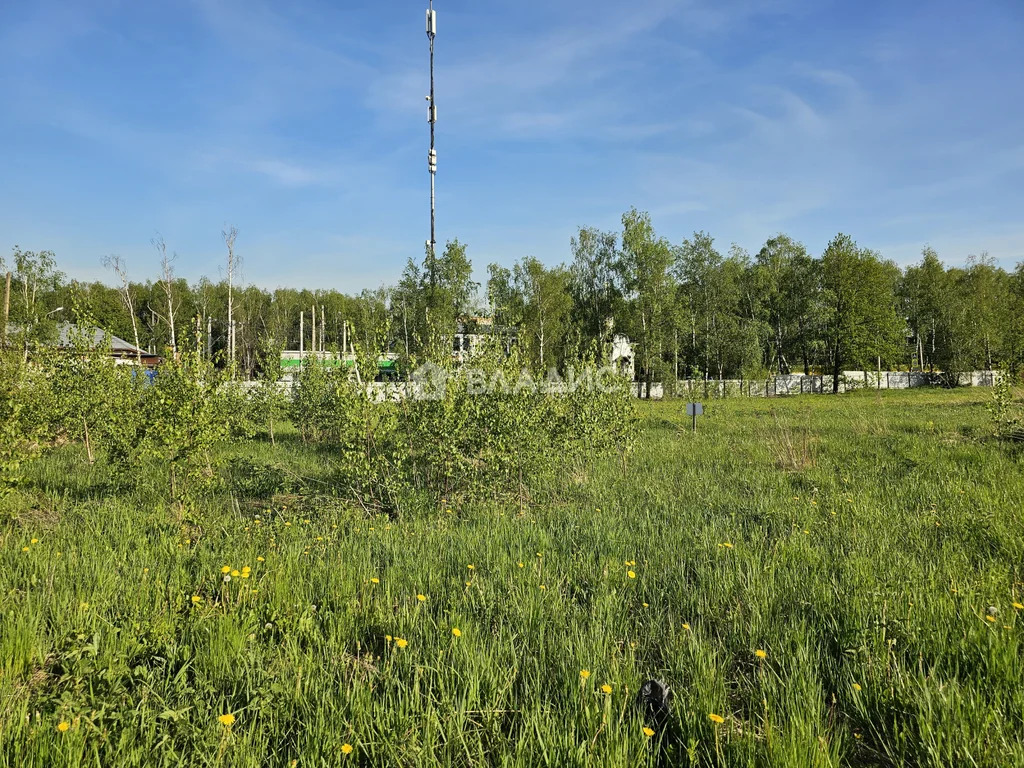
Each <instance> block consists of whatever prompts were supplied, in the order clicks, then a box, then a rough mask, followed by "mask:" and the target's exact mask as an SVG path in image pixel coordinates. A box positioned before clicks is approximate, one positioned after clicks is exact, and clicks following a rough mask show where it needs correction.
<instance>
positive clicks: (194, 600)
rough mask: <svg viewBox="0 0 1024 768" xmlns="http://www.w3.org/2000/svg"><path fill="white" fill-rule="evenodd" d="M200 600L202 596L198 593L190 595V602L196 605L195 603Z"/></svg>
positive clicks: (201, 600)
mask: <svg viewBox="0 0 1024 768" xmlns="http://www.w3.org/2000/svg"><path fill="white" fill-rule="evenodd" d="M201 602H203V598H201V597H200V596H199V595H192V604H193V605H196V604H198V603H201Z"/></svg>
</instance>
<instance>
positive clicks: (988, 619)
mask: <svg viewBox="0 0 1024 768" xmlns="http://www.w3.org/2000/svg"><path fill="white" fill-rule="evenodd" d="M985 620H986V621H991V622H992V623H993V624H995V623H996V617H995V616H986V617H985Z"/></svg>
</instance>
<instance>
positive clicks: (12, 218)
mask: <svg viewBox="0 0 1024 768" xmlns="http://www.w3.org/2000/svg"><path fill="white" fill-rule="evenodd" d="M425 6H426V2H425V0H416V2H409V1H407V0H389V1H388V2H379V1H378V2H341V1H339V0H330V1H329V0H290V1H289V2H284V1H283V0H281V1H279V2H268V1H266V0H166V1H163V2H138V0H134V2H122V1H121V0H36V1H35V2H31V3H15V2H0V57H2V58H0V61H2V63H0V105H2V107H0V251H2V252H4V253H8V252H9V249H10V247H11V246H13V245H14V244H19V245H21V246H22V247H24V248H31V249H42V248H49V249H52V250H54V251H56V253H57V257H58V260H59V263H60V264H61V266H62V267H63V268H64V270H65V271H66V272H67V273H68V274H69V275H71V276H73V277H78V278H86V279H91V278H97V277H103V276H104V274H105V273H104V271H103V269H102V268H101V266H100V259H101V257H102V256H103V255H105V254H109V253H117V254H120V255H121V256H123V257H124V258H125V260H126V261H127V263H128V267H129V271H130V274H131V276H132V277H133V278H135V279H144V278H147V277H154V276H155V275H156V271H157V269H156V268H157V263H156V262H157V259H156V255H155V252H154V251H153V249H152V247H151V246H150V240H151V238H152V237H153V236H154V235H155V234H157V233H160V234H162V235H163V237H164V238H165V239H166V241H167V244H168V248H169V249H171V250H174V251H176V252H177V253H178V254H179V260H178V270H179V273H180V274H182V275H184V276H186V277H189V278H190V279H194V278H196V277H198V276H199V275H200V274H207V275H210V276H211V277H217V276H218V275H219V274H220V273H221V271H222V268H221V264H222V262H223V245H222V242H221V240H220V232H221V230H222V229H223V228H224V227H225V226H226V225H228V224H234V225H236V226H237V227H238V228H239V230H240V235H239V251H240V253H241V254H242V256H243V258H244V277H245V279H246V280H247V281H248V282H253V283H256V284H258V285H262V286H265V287H274V286H278V285H289V286H307V287H334V288H338V289H341V290H345V291H350V292H352V291H358V290H361V289H362V288H364V287H371V288H372V287H377V286H379V285H380V284H382V283H392V282H394V281H395V280H397V277H398V275H399V272H400V271H401V268H402V266H403V264H404V262H405V260H406V258H407V257H409V256H413V257H416V258H421V257H422V251H423V241H424V240H425V239H426V237H427V235H428V226H429V215H428V210H429V208H428V200H429V198H428V190H429V181H428V174H427V169H426V150H427V129H428V127H427V123H426V102H425V101H424V95H425V94H426V92H427V41H426V35H425V34H424V30H423V12H424V9H425ZM435 7H436V9H437V13H438V36H437V42H436V52H437V106H438V125H437V131H438V134H437V149H438V155H439V170H438V175H437V185H438V240H439V241H441V242H443V241H444V240H446V239H449V238H452V237H456V236H457V237H458V238H460V239H461V240H462V241H464V242H467V243H468V244H469V249H470V250H469V254H470V257H471V258H472V259H473V262H474V265H475V266H476V268H477V271H478V273H479V274H480V275H482V273H483V270H484V268H485V267H486V264H487V263H489V262H492V261H498V262H501V263H505V264H508V263H511V262H512V261H514V260H515V259H518V258H520V257H522V256H526V255H533V256H536V257H538V258H540V259H541V260H543V261H545V262H548V263H557V262H559V261H566V260H568V259H569V258H570V254H569V238H570V236H571V235H572V234H573V233H574V232H575V230H576V227H577V226H579V225H590V226H597V227H600V228H603V229H616V228H618V226H619V217H620V216H621V214H622V212H623V211H625V210H626V209H628V208H629V207H630V206H634V205H635V206H636V207H638V208H640V209H643V210H648V211H650V213H651V215H652V217H653V220H654V224H655V227H656V228H657V229H658V231H659V232H660V233H661V234H663V235H665V236H666V237H668V238H669V239H671V240H672V241H674V242H679V241H681V240H682V239H683V238H684V237H686V236H688V235H689V234H690V233H692V232H693V231H694V230H697V229H703V230H707V231H709V232H710V233H711V234H712V235H713V236H714V237H715V238H716V241H717V242H718V244H719V245H720V246H721V247H722V249H723V250H725V249H727V248H728V246H729V244H730V243H732V242H736V243H738V244H739V245H740V246H742V247H744V248H747V249H748V250H750V251H751V252H752V253H753V252H756V250H757V249H758V248H759V246H760V245H761V243H763V241H764V240H765V239H766V238H768V237H770V236H772V235H773V234H775V233H776V232H780V231H784V232H787V233H789V234H790V235H792V236H793V237H795V238H797V239H799V240H802V241H803V242H804V243H805V244H806V245H807V246H808V247H809V248H810V249H811V250H812V251H813V252H816V253H820V251H821V250H822V248H823V247H824V246H825V244H826V243H827V242H828V240H829V238H830V237H831V236H832V235H834V234H835V233H836V232H837V231H843V232H847V233H849V234H851V235H852V236H853V237H854V238H855V239H857V240H858V241H859V242H860V243H861V244H862V245H866V246H869V247H872V248H875V249H877V250H879V251H880V252H882V254H883V255H885V256H887V257H889V258H892V259H894V260H896V261H898V262H900V263H907V262H910V261H913V260H915V259H916V258H917V256H918V254H919V253H920V250H921V247H922V246H923V245H924V244H926V243H929V244H931V245H932V246H934V247H935V248H936V249H938V251H939V254H940V256H941V257H942V258H943V259H944V260H945V261H946V262H947V263H950V264H959V263H962V262H963V260H964V258H965V257H966V256H967V255H968V254H970V253H978V252H981V251H988V253H989V254H990V255H991V256H993V257H995V258H996V259H997V260H998V261H999V262H1000V263H1001V264H1002V265H1003V266H1006V267H1012V266H1013V265H1014V264H1016V262H1017V261H1020V260H1024V97H1022V95H1024V47H1022V45H1021V40H1024V3H1022V2H1020V0H990V1H988V2H986V1H984V0H981V1H979V2H973V3H963V2H955V3H954V2H950V1H947V0H930V1H929V2H917V1H911V0H887V1H886V2H876V1H875V0H864V1H862V2H849V1H848V0H763V1H761V2H755V1H754V0H692V1H690V2H685V1H684V2H660V1H659V0H639V2H635V3H633V4H627V3H621V2H618V3H612V2H606V1H605V0H592V1H591V2H581V1H580V0H564V1H560V2H535V1H534V0H526V1H525V2H519V3H514V4H513V3H491V2H483V1H481V0H474V1H472V2H470V1H469V0H438V3H437V5H436V6H435Z"/></svg>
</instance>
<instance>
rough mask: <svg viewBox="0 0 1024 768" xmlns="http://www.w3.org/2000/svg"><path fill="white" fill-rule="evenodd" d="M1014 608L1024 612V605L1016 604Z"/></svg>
mask: <svg viewBox="0 0 1024 768" xmlns="http://www.w3.org/2000/svg"><path fill="white" fill-rule="evenodd" d="M1013 607H1014V608H1016V609H1017V610H1018V611H1024V605H1021V604H1020V603H1014V604H1013Z"/></svg>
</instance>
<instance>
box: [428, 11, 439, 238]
mask: <svg viewBox="0 0 1024 768" xmlns="http://www.w3.org/2000/svg"><path fill="white" fill-rule="evenodd" d="M435 34H437V13H435V11H434V2H433V0H430V5H429V7H428V8H427V39H428V40H429V41H430V95H429V96H427V122H428V123H430V151H429V152H428V153H427V168H428V169H429V170H430V240H428V241H427V247H428V248H429V249H430V256H431V257H433V255H434V247H435V246H436V245H437V240H436V239H435V238H434V175H435V174H436V173H437V152H435V151H434V123H436V122H437V105H435V104H434V35H435Z"/></svg>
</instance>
